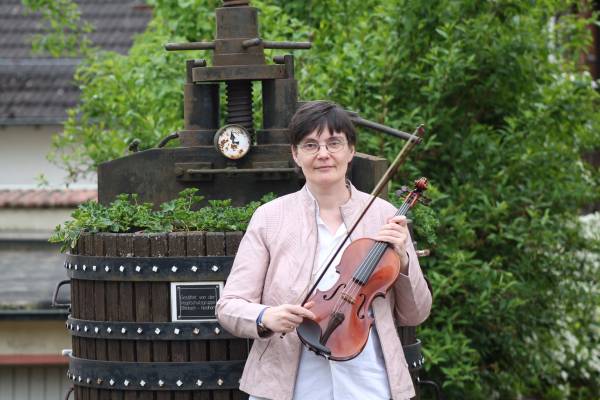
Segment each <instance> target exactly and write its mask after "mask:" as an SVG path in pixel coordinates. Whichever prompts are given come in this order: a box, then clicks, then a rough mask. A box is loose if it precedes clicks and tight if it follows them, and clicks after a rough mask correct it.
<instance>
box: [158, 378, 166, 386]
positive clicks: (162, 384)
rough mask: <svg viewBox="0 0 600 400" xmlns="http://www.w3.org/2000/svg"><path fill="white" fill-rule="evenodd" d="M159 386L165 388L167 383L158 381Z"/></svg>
mask: <svg viewBox="0 0 600 400" xmlns="http://www.w3.org/2000/svg"><path fill="white" fill-rule="evenodd" d="M158 386H160V387H163V386H165V382H164V381H163V380H162V379H159V380H158Z"/></svg>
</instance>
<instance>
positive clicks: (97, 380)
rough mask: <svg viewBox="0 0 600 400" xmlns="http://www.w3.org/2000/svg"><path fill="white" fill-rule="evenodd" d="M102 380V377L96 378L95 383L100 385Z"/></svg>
mask: <svg viewBox="0 0 600 400" xmlns="http://www.w3.org/2000/svg"><path fill="white" fill-rule="evenodd" d="M102 382H104V380H103V379H102V378H98V379H96V383H97V384H98V385H102Z"/></svg>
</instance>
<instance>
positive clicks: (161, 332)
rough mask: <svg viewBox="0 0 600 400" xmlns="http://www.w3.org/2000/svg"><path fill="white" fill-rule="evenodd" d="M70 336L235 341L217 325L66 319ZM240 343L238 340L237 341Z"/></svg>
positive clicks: (211, 323)
mask: <svg viewBox="0 0 600 400" xmlns="http://www.w3.org/2000/svg"><path fill="white" fill-rule="evenodd" d="M66 325H67V329H68V330H70V331H71V335H73V336H78V337H85V338H92V339H116V340H209V339H210V340H215V339H236V337H235V336H233V335H232V334H230V333H229V332H227V331H226V330H225V329H223V328H222V327H221V325H220V324H219V323H218V322H117V321H89V320H84V319H77V318H72V317H69V318H68V319H67V323H66ZM240 340H242V339H240Z"/></svg>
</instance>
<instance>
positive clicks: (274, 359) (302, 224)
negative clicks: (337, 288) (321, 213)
mask: <svg viewBox="0 0 600 400" xmlns="http://www.w3.org/2000/svg"><path fill="white" fill-rule="evenodd" d="M369 198H370V196H369V195H368V194H366V193H363V192H360V191H358V190H357V189H356V188H354V187H353V186H351V197H350V200H349V201H348V202H347V203H346V204H344V205H343V206H341V207H340V211H341V213H342V218H343V220H344V222H345V224H346V226H347V227H348V228H349V227H350V226H352V224H353V222H354V221H355V220H356V218H358V215H359V213H360V211H361V210H362V209H363V207H364V205H365V204H366V203H367V202H368V201H369ZM315 213H316V205H315V200H313V199H312V198H311V197H310V194H309V193H308V192H307V189H306V187H304V188H303V189H302V190H300V191H298V192H295V193H292V194H289V195H286V196H283V197H280V198H277V199H275V200H273V201H271V202H269V203H267V204H264V205H263V206H261V207H259V208H258V209H257V210H256V212H255V213H254V215H253V216H252V220H251V221H250V224H249V226H248V229H247V230H246V233H245V235H244V237H243V239H242V242H241V243H240V247H239V250H238V252H237V255H236V257H235V261H234V263H233V268H232V270H231V274H230V275H229V278H228V279H227V283H226V285H225V289H224V290H223V293H222V296H221V298H220V300H219V302H218V303H217V318H218V319H219V322H220V323H221V325H222V326H223V327H224V328H225V329H227V330H228V331H229V332H231V333H232V334H234V335H236V336H239V337H245V338H252V339H255V341H254V345H253V346H252V349H251V351H250V354H249V356H248V361H247V362H246V366H245V368H244V373H243V375H242V379H241V381H240V389H241V390H243V391H244V392H247V393H250V394H252V395H254V396H259V397H265V398H268V399H273V400H291V399H292V397H293V393H294V384H295V381H296V373H297V370H298V363H299V361H300V350H301V347H300V346H301V343H300V340H299V339H298V336H297V334H296V333H295V332H292V333H289V334H287V335H285V336H284V338H283V339H282V338H281V337H280V335H278V334H277V335H271V336H270V337H267V338H260V337H259V336H258V332H257V328H256V318H257V317H258V314H259V312H260V311H261V310H262V308H263V307H264V306H265V305H269V306H275V305H280V304H284V303H288V304H299V303H300V302H301V301H302V300H303V298H304V296H305V295H306V291H307V290H308V289H309V285H310V282H309V280H310V277H311V272H312V268H313V266H314V263H315V262H316V249H317V225H316V218H315ZM395 213H396V208H395V207H394V206H392V205H391V204H390V203H388V202H387V201H385V200H382V199H377V200H376V201H375V202H374V203H373V205H372V206H371V208H370V209H369V211H368V212H367V214H366V215H365V217H364V219H363V220H362V222H361V223H360V224H359V226H358V227H357V228H356V230H355V231H354V233H353V235H352V240H356V239H358V238H361V237H374V236H375V235H376V234H377V233H378V232H379V230H380V228H381V227H382V226H383V225H384V224H385V223H386V222H387V219H388V218H390V217H392V216H393V215H394V214H395ZM406 249H407V251H408V253H409V260H410V263H409V268H408V275H402V274H401V275H400V277H399V278H398V280H397V281H396V283H395V284H394V286H393V289H392V290H390V291H389V292H388V294H387V295H386V297H385V298H382V297H379V298H377V299H375V300H374V301H373V303H372V309H373V313H374V315H375V323H376V326H377V333H378V334H379V338H380V341H381V347H382V352H383V355H384V359H385V365H386V369H387V374H388V380H389V383H390V389H391V393H392V396H393V399H394V400H399V399H408V398H410V397H413V396H414V395H415V392H414V388H413V385H412V380H411V378H410V374H409V372H408V366H407V363H406V360H405V357H404V352H403V351H402V345H401V343H400V339H399V338H398V334H397V331H396V326H395V323H394V321H396V322H397V323H398V324H399V325H404V326H416V325H419V324H420V323H422V322H423V321H424V320H425V319H426V318H427V316H428V315H429V311H430V309H431V293H430V292H429V289H428V287H427V283H426V282H425V279H424V278H423V274H422V272H421V268H420V267H419V262H418V260H417V255H416V254H415V250H414V247H413V245H412V241H411V240H410V238H409V240H407V243H406Z"/></svg>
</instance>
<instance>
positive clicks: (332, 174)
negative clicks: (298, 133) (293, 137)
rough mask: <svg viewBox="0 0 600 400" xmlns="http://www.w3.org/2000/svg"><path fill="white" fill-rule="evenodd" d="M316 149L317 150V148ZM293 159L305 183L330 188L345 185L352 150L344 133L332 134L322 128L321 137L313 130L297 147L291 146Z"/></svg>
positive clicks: (352, 153) (352, 154) (352, 155)
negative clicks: (343, 183) (300, 170)
mask: <svg viewBox="0 0 600 400" xmlns="http://www.w3.org/2000/svg"><path fill="white" fill-rule="evenodd" d="M326 144H327V145H328V147H329V150H327V148H326V147H325V145H326ZM317 145H320V146H319V147H318V148H317V147H316V146H317ZM315 149H316V152H314V150H315ZM292 155H293V157H294V161H296V164H298V166H299V167H300V168H302V173H303V174H304V177H305V178H306V181H307V182H308V183H310V184H312V185H317V186H324V187H325V186H333V185H335V184H339V183H340V182H345V179H346V170H347V169H348V163H349V162H350V161H352V157H354V147H353V146H351V145H349V144H348V139H346V135H345V134H344V133H341V132H333V133H332V132H330V131H329V129H328V128H327V127H325V129H323V132H321V135H320V136H317V131H316V130H315V131H313V132H311V133H310V134H309V135H307V136H306V137H304V139H302V141H301V142H300V143H299V144H298V145H297V146H292Z"/></svg>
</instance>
